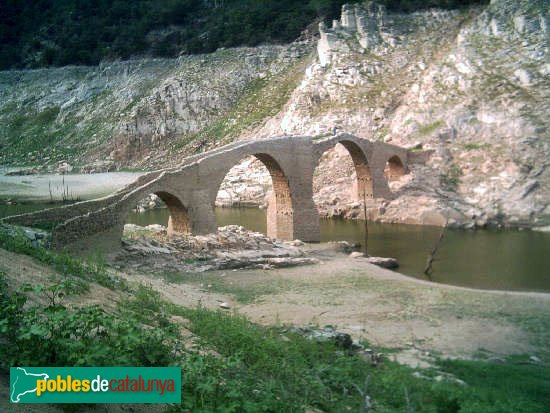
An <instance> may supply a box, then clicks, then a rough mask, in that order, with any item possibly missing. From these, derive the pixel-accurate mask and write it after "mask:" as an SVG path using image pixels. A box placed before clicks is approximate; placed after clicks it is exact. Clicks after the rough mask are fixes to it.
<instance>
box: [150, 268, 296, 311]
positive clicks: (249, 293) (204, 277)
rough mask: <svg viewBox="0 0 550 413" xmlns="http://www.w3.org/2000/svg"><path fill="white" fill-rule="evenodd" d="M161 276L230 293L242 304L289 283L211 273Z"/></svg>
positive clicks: (177, 281) (210, 289) (288, 287)
mask: <svg viewBox="0 0 550 413" xmlns="http://www.w3.org/2000/svg"><path fill="white" fill-rule="evenodd" d="M161 277H162V278H163V279H164V280H166V281H168V282H170V283H175V284H191V285H195V286H202V287H203V288H204V289H207V290H208V291H210V292H213V293H219V294H231V295H232V296H233V298H234V299H235V300H237V301H238V302H240V303H242V304H251V303H253V302H256V301H258V300H259V299H261V297H263V296H266V295H274V294H278V293H281V292H283V291H288V290H289V289H290V283H289V282H288V281H285V280H271V279H270V280H269V281H267V280H266V282H262V280H259V281H247V282H246V283H244V284H240V283H239V282H238V281H236V280H234V279H232V278H231V277H222V276H220V275H219V274H212V273H179V272H163V273H162V274H161Z"/></svg>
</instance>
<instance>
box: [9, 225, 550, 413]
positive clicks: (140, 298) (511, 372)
mask: <svg viewBox="0 0 550 413" xmlns="http://www.w3.org/2000/svg"><path fill="white" fill-rule="evenodd" d="M5 237H6V235H3V236H2V240H3V244H2V245H1V246H2V247H4V245H6V242H5V239H4V238H5ZM21 252H23V253H29V250H28V249H27V248H22V250H21ZM52 254H54V253H52ZM31 255H32V254H31ZM73 260H74V261H79V260H78V259H76V258H73ZM81 265H82V266H86V265H88V264H87V263H84V262H81ZM101 265H103V264H101ZM92 288H93V285H89V284H88V283H84V282H82V280H80V279H78V278H73V277H66V278H64V279H62V280H61V281H60V282H57V283H54V284H52V285H50V286H48V287H44V286H40V285H39V286H32V287H31V286H28V285H23V286H21V287H19V288H18V289H14V288H13V286H11V285H10V284H9V283H8V278H7V276H6V274H5V273H4V272H2V271H0V372H1V373H2V374H7V369H8V368H9V367H10V366H13V365H26V366H39V365H49V366H86V365H96V366H102V365H123V366H127V365H131V366H140V365H141V366H167V365H177V366H181V367H182V371H183V378H184V380H183V388H182V392H183V394H182V395H183V397H182V403H181V405H173V406H168V407H167V408H168V411H171V412H189V411H193V412H258V411H264V412H283V411H284V412H287V411H288V412H291V411H294V412H304V411H306V410H320V411H327V412H348V411H351V412H359V411H362V408H363V407H364V400H365V395H366V394H368V396H369V398H370V400H371V402H372V403H373V406H374V409H375V410H374V411H377V412H404V411H419V412H420V411H421V412H433V413H436V412H445V413H453V412H457V413H458V412H469V413H476V412H478V413H482V412H483V413H487V412H510V413H512V412H514V413H522V412H525V413H537V412H541V413H542V412H544V411H545V409H546V407H547V406H548V405H550V392H549V391H548V389H549V388H550V367H548V366H547V365H545V364H542V363H533V362H531V361H530V360H529V359H528V358H527V357H526V356H516V357H513V358H509V359H507V360H501V361H498V362H491V361H483V360H473V361H465V360H438V361H437V363H436V365H435V366H434V367H432V368H428V369H422V370H416V369H412V368H410V367H407V366H403V365H400V364H398V363H396V362H393V361H391V360H390V359H389V358H391V355H389V356H388V358H383V359H382V361H381V362H378V363H372V362H371V359H370V357H367V356H366V354H364V353H363V352H361V351H356V350H353V349H350V348H347V347H343V346H342V344H341V343H340V344H339V343H338V342H337V341H336V340H328V341H317V340H311V339H308V338H306V337H304V336H303V335H301V334H300V333H299V332H298V331H297V330H294V329H293V328H291V327H288V326H280V325H277V326H272V327H264V326H259V325H256V324H253V323H251V322H250V321H248V320H247V319H246V318H245V317H243V316H240V315H237V314H231V313H228V312H222V311H212V310H208V309H206V308H203V307H200V306H199V307H197V308H183V307H180V306H176V305H174V304H172V303H168V302H166V301H164V300H163V299H162V297H161V295H160V294H159V293H158V292H156V291H154V290H152V289H151V288H149V287H146V286H143V285H138V286H137V287H135V288H134V289H133V291H131V294H130V295H124V296H121V299H120V300H119V303H118V305H117V307H116V314H112V312H113V310H109V311H106V310H104V309H102V308H100V307H99V306H90V305H82V306H74V305H71V306H69V305H66V304H65V301H66V300H67V299H68V298H69V297H71V296H79V295H81V294H84V293H87V292H88V290H89V289H90V290H91V289H92ZM37 297H46V300H36V298H37ZM73 301H74V300H73ZM41 302H42V303H41ZM178 320H180V321H178ZM181 323H184V324H185V327H186V328H187V329H188V330H189V331H191V332H192V334H193V335H194V338H193V340H192V343H187V344H185V345H184V341H183V337H182V335H181V332H180V326H181ZM364 344H366V345H368V343H364ZM385 353H386V354H387V355H388V354H390V351H385ZM366 383H367V384H368V385H367V386H366V385H365V384H366Z"/></svg>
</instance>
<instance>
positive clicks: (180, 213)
mask: <svg viewBox="0 0 550 413" xmlns="http://www.w3.org/2000/svg"><path fill="white" fill-rule="evenodd" d="M154 194H155V195H157V196H158V197H159V198H160V199H162V201H163V202H164V203H165V204H166V207H167V208H168V211H169V212H170V216H169V217H168V234H172V233H175V232H179V233H184V234H188V233H190V232H191V222H190V220H189V215H188V212H187V208H186V207H185V206H184V205H183V203H182V202H181V200H180V199H179V198H178V197H177V196H175V195H174V194H172V193H170V192H167V191H157V192H154Z"/></svg>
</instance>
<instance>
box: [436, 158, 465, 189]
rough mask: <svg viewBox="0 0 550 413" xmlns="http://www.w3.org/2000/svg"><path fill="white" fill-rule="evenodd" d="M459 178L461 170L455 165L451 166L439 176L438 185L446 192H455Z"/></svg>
mask: <svg viewBox="0 0 550 413" xmlns="http://www.w3.org/2000/svg"><path fill="white" fill-rule="evenodd" d="M461 176H462V169H460V166H458V165H457V164H451V165H449V167H448V168H447V170H446V171H445V173H443V174H441V175H439V183H440V184H441V187H442V188H443V189H445V190H446V191H451V192H456V190H457V189H458V185H460V177H461Z"/></svg>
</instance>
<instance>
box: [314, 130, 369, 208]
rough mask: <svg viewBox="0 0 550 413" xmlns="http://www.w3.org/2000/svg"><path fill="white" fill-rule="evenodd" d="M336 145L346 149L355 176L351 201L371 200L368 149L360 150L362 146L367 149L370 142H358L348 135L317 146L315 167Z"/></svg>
mask: <svg viewBox="0 0 550 413" xmlns="http://www.w3.org/2000/svg"><path fill="white" fill-rule="evenodd" d="M338 144H340V145H342V146H343V147H344V148H345V149H346V151H347V153H348V154H349V156H350V157H351V161H352V162H353V168H354V170H355V176H356V178H355V181H354V183H353V188H352V198H353V200H354V201H362V200H363V199H364V198H366V199H372V198H373V197H374V187H373V179H372V174H371V169H370V165H369V161H368V153H367V151H368V149H367V151H365V150H364V149H363V148H362V146H366V147H367V148H368V146H369V145H370V142H368V141H365V142H364V143H363V142H358V138H355V137H353V136H351V135H349V137H348V136H347V135H345V136H344V137H340V136H339V137H336V138H334V139H331V140H329V141H326V142H324V143H323V144H322V145H319V146H318V149H317V162H316V166H317V167H318V166H319V164H320V162H321V160H322V156H323V155H324V154H325V153H327V151H329V150H331V149H333V148H335V147H336V145H338Z"/></svg>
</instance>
